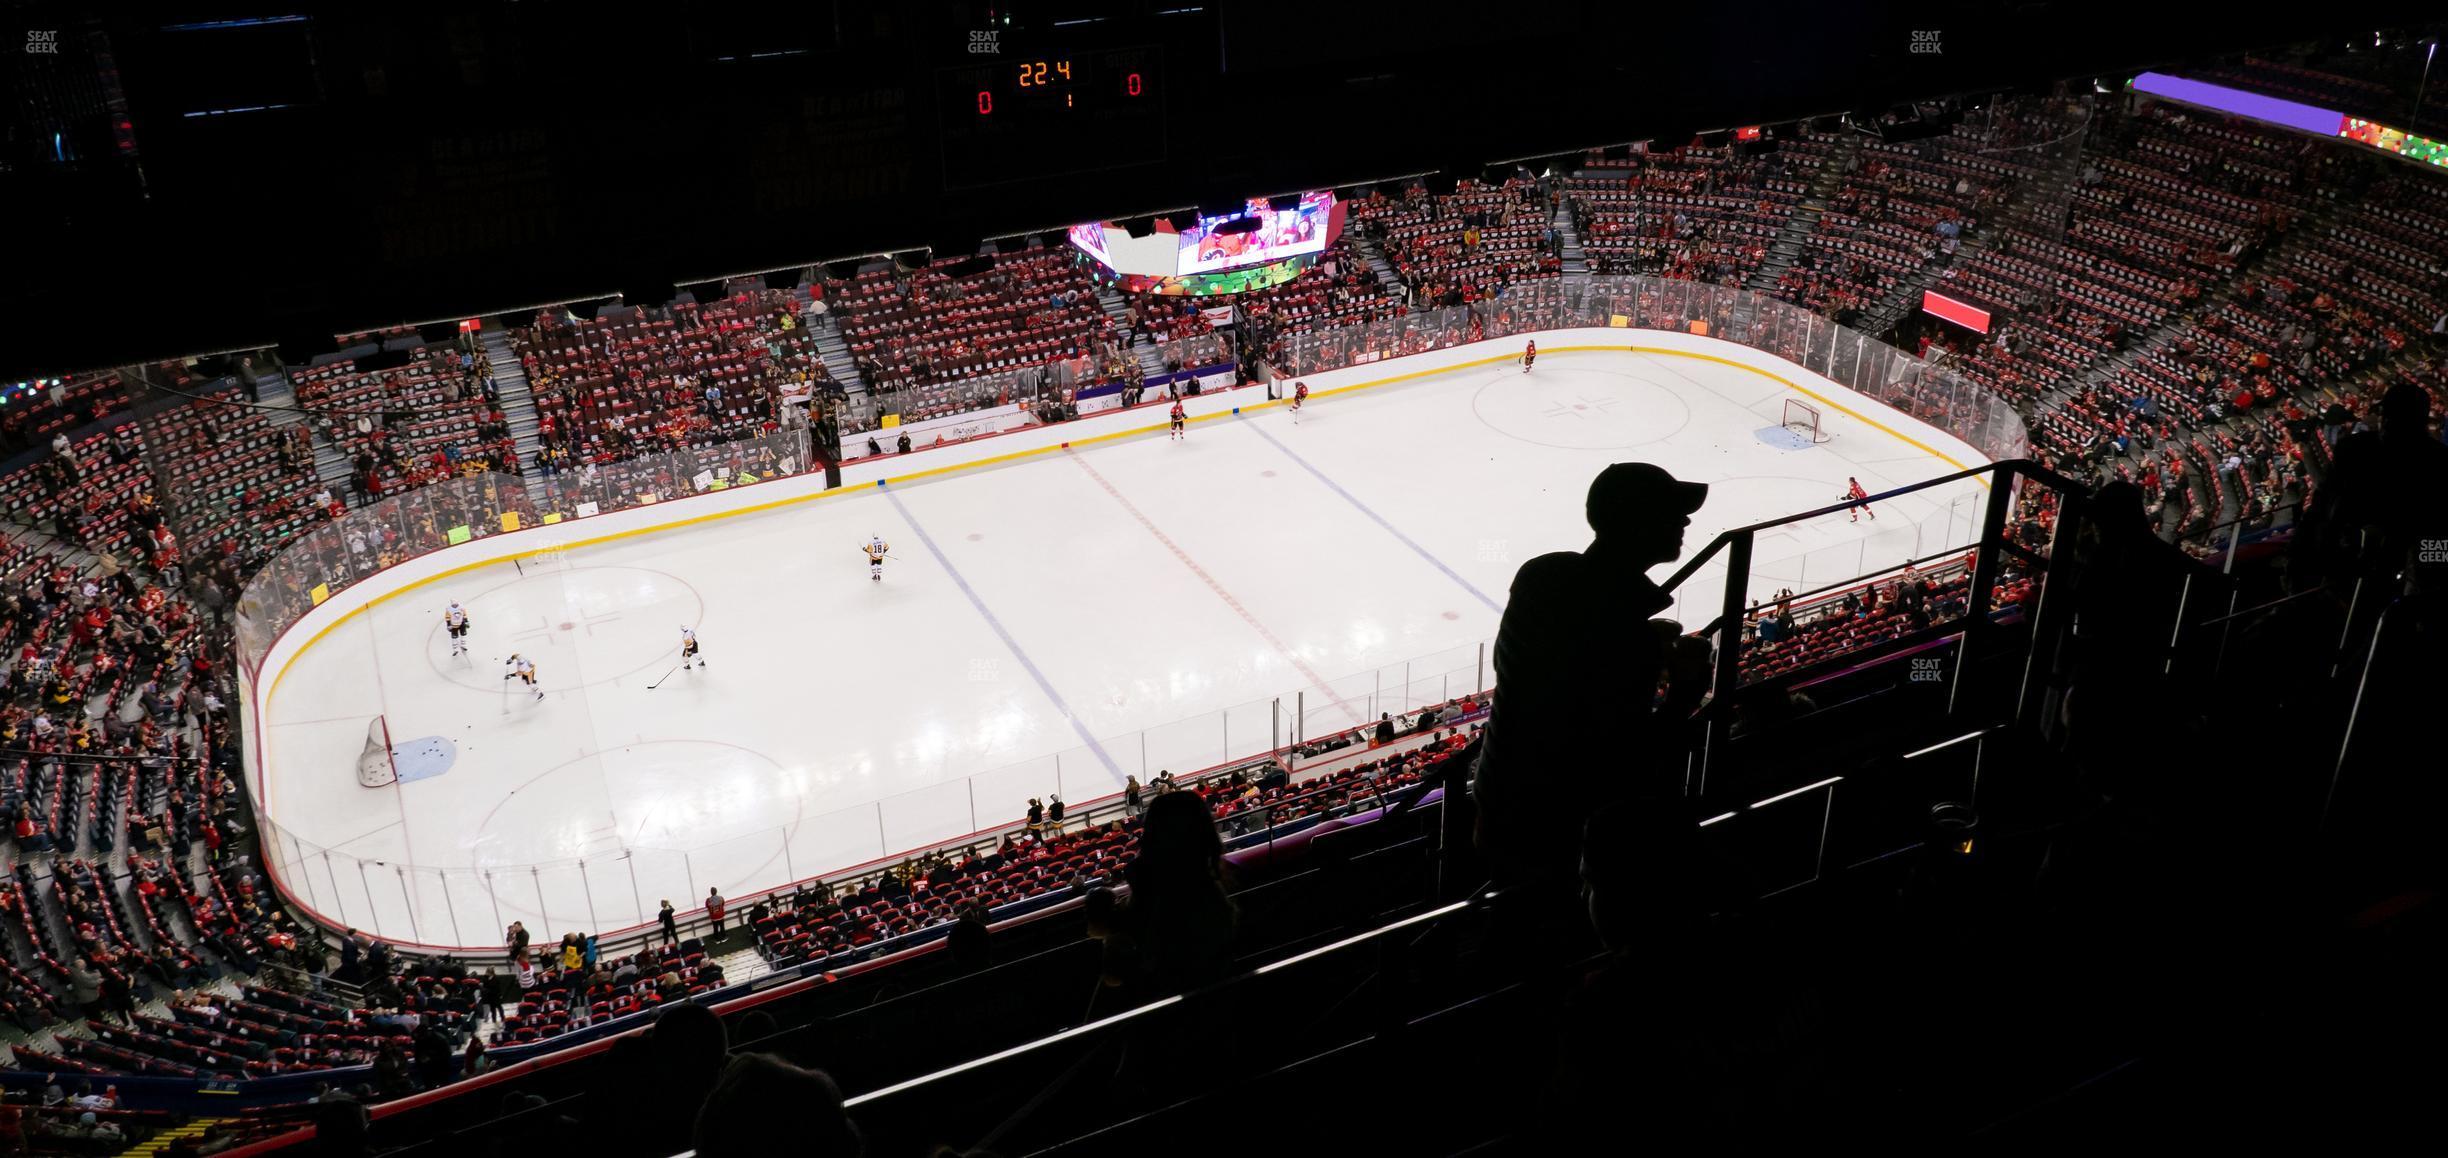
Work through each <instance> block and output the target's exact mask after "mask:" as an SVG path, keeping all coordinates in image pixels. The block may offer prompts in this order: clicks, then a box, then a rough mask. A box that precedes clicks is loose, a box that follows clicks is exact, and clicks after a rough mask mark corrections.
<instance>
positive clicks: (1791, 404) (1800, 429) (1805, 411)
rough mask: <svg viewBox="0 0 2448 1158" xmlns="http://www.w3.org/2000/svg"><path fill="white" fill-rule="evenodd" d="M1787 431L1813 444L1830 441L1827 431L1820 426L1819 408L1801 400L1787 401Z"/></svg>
mask: <svg viewBox="0 0 2448 1158" xmlns="http://www.w3.org/2000/svg"><path fill="white" fill-rule="evenodd" d="M1785 429H1787V430H1790V431H1793V432H1794V433H1795V434H1798V435H1801V436H1802V437H1804V438H1807V439H1809V440H1811V441H1812V442H1826V441H1827V440H1828V436H1827V431H1825V430H1824V429H1821V428H1820V425H1819V408H1818V407H1816V406H1813V405H1811V404H1810V403H1808V402H1804V401H1802V400H1801V399H1799V398H1788V399H1786V400H1785Z"/></svg>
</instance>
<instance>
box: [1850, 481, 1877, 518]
mask: <svg viewBox="0 0 2448 1158" xmlns="http://www.w3.org/2000/svg"><path fill="white" fill-rule="evenodd" d="M1845 497H1846V498H1848V499H1851V500H1853V501H1854V503H1855V504H1857V505H1856V506H1855V507H1854V508H1853V510H1852V512H1851V514H1852V516H1853V517H1852V519H1851V520H1850V521H1851V522H1856V523H1858V522H1860V521H1861V517H1862V516H1863V515H1868V516H1870V521H1871V522H1874V523H1875V522H1877V521H1878V513H1877V512H1875V511H1873V510H1871V509H1870V504H1869V502H1868V501H1867V500H1868V499H1869V498H1870V492H1868V491H1866V490H1863V489H1862V485H1861V480H1860V479H1857V478H1854V477H1853V476H1852V475H1846V476H1845Z"/></svg>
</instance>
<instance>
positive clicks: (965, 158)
mask: <svg viewBox="0 0 2448 1158" xmlns="http://www.w3.org/2000/svg"><path fill="white" fill-rule="evenodd" d="M1163 72H1164V67H1163V60H1162V53H1161V52H1160V51H1159V50H1158V49H1155V48H1152V47H1151V48H1102V49H1094V50H1088V51H1081V52H1044V53H1026V54H1007V55H1003V56H997V57H994V58H992V59H991V60H989V61H982V62H980V63H977V64H971V65H963V66H961V67H958V68H947V69H944V70H943V71H942V72H940V73H939V74H937V79H936V95H937V99H938V109H939V116H940V117H941V120H942V139H943V156H944V183H945V184H946V185H948V186H951V187H953V188H976V187H979V186H983V185H1001V184H1006V183H1009V182H1014V181H1028V180H1039V179H1043V178H1047V177H1055V176H1061V175H1065V174H1072V173H1088V172H1095V171H1098V170H1103V169H1118V168H1123V167H1126V166H1130V165H1144V164H1150V163H1153V162H1158V161H1163V160H1164V159H1165V115H1164V110H1165V91H1164V89H1165V85H1164V81H1165V77H1164V75H1163Z"/></svg>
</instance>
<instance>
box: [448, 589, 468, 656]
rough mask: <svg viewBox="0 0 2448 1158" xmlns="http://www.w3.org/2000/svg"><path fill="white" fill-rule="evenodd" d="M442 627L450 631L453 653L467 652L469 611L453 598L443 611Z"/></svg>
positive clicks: (463, 653)
mask: <svg viewBox="0 0 2448 1158" xmlns="http://www.w3.org/2000/svg"><path fill="white" fill-rule="evenodd" d="M442 629H443V630H445V631H447V632H449V633H450V641H451V654H452V655H466V654H467V633H468V613H467V609H466V608H464V607H461V606H459V604H458V601H456V600H453V601H452V602H451V605H450V606H449V607H448V608H446V609H444V610H443V612H442Z"/></svg>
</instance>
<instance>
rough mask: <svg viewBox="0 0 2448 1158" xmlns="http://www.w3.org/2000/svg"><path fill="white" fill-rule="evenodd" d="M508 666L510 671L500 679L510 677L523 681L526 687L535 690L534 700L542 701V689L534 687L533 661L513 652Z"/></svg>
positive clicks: (534, 672)
mask: <svg viewBox="0 0 2448 1158" xmlns="http://www.w3.org/2000/svg"><path fill="white" fill-rule="evenodd" d="M509 664H510V670H509V672H508V673H506V674H504V675H503V676H502V678H503V679H509V678H510V677H511V676H517V677H518V678H520V679H522V680H525V681H526V682H527V686H528V687H530V688H534V689H535V694H536V695H535V698H537V699H539V700H540V699H543V698H544V689H543V688H540V687H536V667H535V661H533V660H530V659H528V658H527V657H526V656H523V655H520V654H519V653H517V652H515V651H514V652H511V653H510V659H509Z"/></svg>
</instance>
